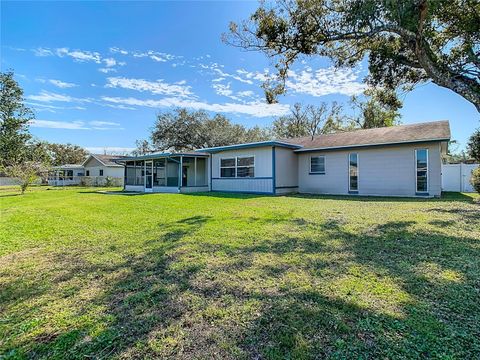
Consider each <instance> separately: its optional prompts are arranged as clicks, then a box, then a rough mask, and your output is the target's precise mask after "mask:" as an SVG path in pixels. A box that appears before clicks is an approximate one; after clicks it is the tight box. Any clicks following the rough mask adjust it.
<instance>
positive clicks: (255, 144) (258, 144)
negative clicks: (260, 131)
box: [199, 140, 302, 153]
mask: <svg viewBox="0 0 480 360" xmlns="http://www.w3.org/2000/svg"><path fill="white" fill-rule="evenodd" d="M262 146H279V147H285V148H289V149H300V148H301V147H302V145H299V144H292V143H288V142H284V141H277V140H273V141H258V142H252V143H244V144H235V145H227V146H217V147H211V148H205V149H200V150H199V151H203V152H206V153H217V152H221V151H227V150H236V149H246V148H253V147H262Z"/></svg>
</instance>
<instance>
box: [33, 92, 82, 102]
mask: <svg viewBox="0 0 480 360" xmlns="http://www.w3.org/2000/svg"><path fill="white" fill-rule="evenodd" d="M27 99H30V100H35V101H42V102H57V101H58V102H70V103H71V102H91V99H80V98H75V97H72V96H69V95H63V94H57V93H53V92H49V91H45V90H42V91H41V92H40V94H38V95H29V96H27Z"/></svg>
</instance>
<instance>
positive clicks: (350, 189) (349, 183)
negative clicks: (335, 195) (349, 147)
mask: <svg viewBox="0 0 480 360" xmlns="http://www.w3.org/2000/svg"><path fill="white" fill-rule="evenodd" d="M353 154H355V155H357V188H356V189H355V190H352V188H351V186H350V185H351V182H350V156H351V155H353ZM359 185H360V156H359V154H358V153H355V152H353V153H348V192H358V189H359V188H360V186H359Z"/></svg>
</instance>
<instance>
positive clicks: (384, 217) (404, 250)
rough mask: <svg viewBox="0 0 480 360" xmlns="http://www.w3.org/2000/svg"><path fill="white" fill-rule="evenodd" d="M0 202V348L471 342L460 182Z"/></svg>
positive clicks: (463, 355)
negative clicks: (388, 191) (408, 187)
mask: <svg viewBox="0 0 480 360" xmlns="http://www.w3.org/2000/svg"><path fill="white" fill-rule="evenodd" d="M477 199H478V197H477ZM0 209H1V214H0V215H1V216H0V358H5V359H22V358H37V359H87V358H97V359H104V358H122V359H133V358H135V359H136V358H146V359H151V358H161V359H165V358H182V359H198V358H203V359H213V358H217V359H310V358H332V359H345V358H352V359H372V358H390V359H394V358H395V359H397V358H438V359H468V358H470V359H471V358H478V354H480V282H479V279H480V205H479V204H478V203H475V201H474V195H467V194H449V195H447V196H445V197H444V198H443V199H441V200H419V199H391V198H389V199H387V198H348V197H312V196H288V197H269V196H254V195H227V194H192V195H170V194H149V195H123V194H105V193H99V192H97V189H85V188H69V189H65V190H62V189H55V190H48V191H47V190H45V189H44V188H36V189H34V190H32V191H30V192H27V193H26V194H25V195H23V196H15V193H13V192H12V190H11V189H10V190H8V191H2V192H0Z"/></svg>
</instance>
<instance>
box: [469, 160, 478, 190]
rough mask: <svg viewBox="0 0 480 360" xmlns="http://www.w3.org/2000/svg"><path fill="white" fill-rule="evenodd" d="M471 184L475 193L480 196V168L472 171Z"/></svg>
mask: <svg viewBox="0 0 480 360" xmlns="http://www.w3.org/2000/svg"><path fill="white" fill-rule="evenodd" d="M470 184H472V186H473V188H474V189H475V191H476V192H478V193H479V194H480V166H479V167H478V168H476V169H474V170H473V171H472V177H471V178H470Z"/></svg>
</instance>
